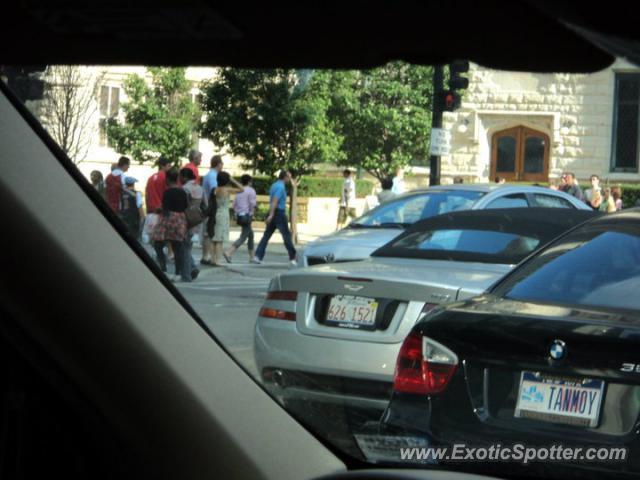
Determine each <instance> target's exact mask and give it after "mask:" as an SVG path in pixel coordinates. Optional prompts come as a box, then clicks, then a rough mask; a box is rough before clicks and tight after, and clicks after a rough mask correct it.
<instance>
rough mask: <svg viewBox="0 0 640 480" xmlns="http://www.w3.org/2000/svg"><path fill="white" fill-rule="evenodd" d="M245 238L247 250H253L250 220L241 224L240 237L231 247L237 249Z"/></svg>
mask: <svg viewBox="0 0 640 480" xmlns="http://www.w3.org/2000/svg"><path fill="white" fill-rule="evenodd" d="M245 240H248V242H247V246H248V247H249V251H253V228H252V227H251V222H249V223H248V224H246V225H242V231H241V232H240V237H238V239H237V240H236V241H235V242H233V247H234V248H235V249H236V250H237V249H238V248H240V247H241V246H242V244H243V243H244V242H245Z"/></svg>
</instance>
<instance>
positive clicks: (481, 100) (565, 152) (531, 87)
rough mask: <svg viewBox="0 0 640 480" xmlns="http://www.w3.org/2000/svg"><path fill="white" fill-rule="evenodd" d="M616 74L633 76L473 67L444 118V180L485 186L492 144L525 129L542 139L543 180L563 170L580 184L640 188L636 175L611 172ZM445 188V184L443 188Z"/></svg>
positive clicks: (618, 66) (611, 71)
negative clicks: (596, 181) (499, 135)
mask: <svg viewBox="0 0 640 480" xmlns="http://www.w3.org/2000/svg"><path fill="white" fill-rule="evenodd" d="M617 71H638V69H637V68H634V67H632V66H631V65H630V64H628V63H625V62H624V61H621V60H619V61H617V62H616V63H615V64H614V65H613V66H612V67H611V68H608V69H606V70H603V71H601V72H597V73H594V74H588V75H587V74H580V75H577V74H531V73H520V72H501V71H496V70H490V69H486V68H483V67H479V66H477V65H471V69H470V72H469V89H468V90H467V92H466V93H465V95H464V97H463V101H462V108H461V109H460V110H458V111H456V112H453V113H450V112H448V113H445V117H444V122H443V126H444V128H446V129H449V130H450V131H451V133H452V152H451V154H450V155H448V156H443V157H442V175H443V177H444V181H446V180H447V179H446V177H450V178H451V177H453V176H457V175H460V176H462V177H463V178H465V179H469V180H474V181H485V182H486V181H489V180H490V179H489V176H490V171H491V166H490V159H491V138H492V135H493V134H494V133H495V132H497V131H500V130H504V129H507V128H511V127H515V126H519V125H523V126H526V127H529V128H533V129H535V130H539V131H542V132H544V133H545V134H547V135H548V137H549V139H550V141H551V145H550V158H549V177H550V178H558V177H559V176H560V174H561V172H562V171H563V170H570V171H573V172H575V173H576V175H577V176H578V178H579V179H582V180H584V179H587V178H588V177H589V176H590V175H591V174H594V173H595V174H599V175H600V176H602V177H605V178H609V179H611V180H614V181H640V175H638V174H637V173H633V174H630V173H612V172H610V163H611V141H612V124H613V108H614V81H615V72H617ZM443 183H444V182H443Z"/></svg>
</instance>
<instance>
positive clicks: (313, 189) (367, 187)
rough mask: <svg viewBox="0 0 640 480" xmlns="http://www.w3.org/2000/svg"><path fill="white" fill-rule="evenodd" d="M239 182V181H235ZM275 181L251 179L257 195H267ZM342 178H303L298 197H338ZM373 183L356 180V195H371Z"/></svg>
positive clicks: (265, 178) (261, 177)
mask: <svg viewBox="0 0 640 480" xmlns="http://www.w3.org/2000/svg"><path fill="white" fill-rule="evenodd" d="M237 180H238V181H240V179H239V178H238V179H237ZM274 181H275V180H274V179H273V178H272V177H264V176H259V177H253V188H254V189H255V190H256V193H257V194H258V195H269V189H270V188H271V185H272V184H273V182H274ZM343 182H344V180H343V179H342V178H335V177H328V178H327V177H303V178H302V181H301V182H300V186H299V187H298V196H300V197H339V196H340V194H341V192H342V183H343ZM373 186H374V183H373V182H372V181H371V180H356V195H357V196H358V198H363V197H365V196H366V195H369V194H371V190H372V189H373Z"/></svg>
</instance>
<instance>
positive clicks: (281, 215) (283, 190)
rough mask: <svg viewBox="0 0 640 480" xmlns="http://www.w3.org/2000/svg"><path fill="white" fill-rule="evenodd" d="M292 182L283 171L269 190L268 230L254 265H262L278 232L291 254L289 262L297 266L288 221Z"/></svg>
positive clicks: (259, 245)
mask: <svg viewBox="0 0 640 480" xmlns="http://www.w3.org/2000/svg"><path fill="white" fill-rule="evenodd" d="M290 181H291V174H290V173H289V172H287V171H286V170H282V171H281V172H280V175H278V180H277V181H276V182H275V183H274V184H273V185H271V189H270V190H269V216H268V217H267V220H266V223H267V228H266V229H265V231H264V235H262V240H260V243H259V244H258V248H257V249H256V255H255V256H254V257H253V263H262V259H263V258H264V254H265V252H266V250H267V244H268V243H269V240H270V239H271V235H273V233H274V232H275V231H276V229H277V230H279V231H280V235H282V240H283V241H284V246H285V247H286V249H287V252H289V261H290V262H291V264H292V265H297V262H296V248H295V247H294V246H293V242H292V241H291V232H290V231H289V220H288V219H287V213H286V208H287V184H288V183H289V182H290Z"/></svg>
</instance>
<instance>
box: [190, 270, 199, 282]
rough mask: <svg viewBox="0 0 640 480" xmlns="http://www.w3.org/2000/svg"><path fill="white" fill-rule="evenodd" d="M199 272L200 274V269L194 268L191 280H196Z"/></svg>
mask: <svg viewBox="0 0 640 480" xmlns="http://www.w3.org/2000/svg"><path fill="white" fill-rule="evenodd" d="M199 274H200V270H198V269H197V268H196V269H194V270H191V280H195V279H196V278H198V275H199Z"/></svg>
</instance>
